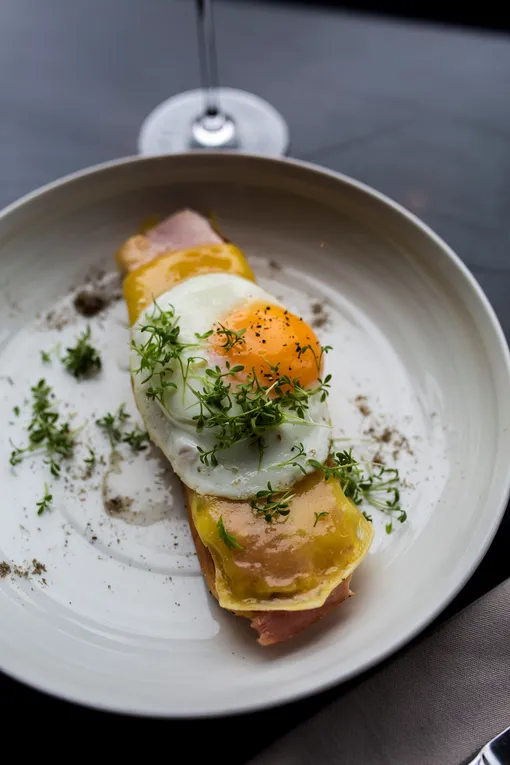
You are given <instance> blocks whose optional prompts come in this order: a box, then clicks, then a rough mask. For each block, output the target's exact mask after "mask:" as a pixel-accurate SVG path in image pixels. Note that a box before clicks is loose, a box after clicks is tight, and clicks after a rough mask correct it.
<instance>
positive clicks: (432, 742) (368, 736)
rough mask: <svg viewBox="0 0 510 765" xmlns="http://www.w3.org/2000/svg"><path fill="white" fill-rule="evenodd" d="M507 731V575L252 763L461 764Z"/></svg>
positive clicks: (509, 614) (509, 637)
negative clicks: (490, 590) (499, 582)
mask: <svg viewBox="0 0 510 765" xmlns="http://www.w3.org/2000/svg"><path fill="white" fill-rule="evenodd" d="M509 725H510V579H509V580H507V581H506V582H503V584H501V585H499V587H496V588H495V589H494V590H492V592H490V593H488V594H487V595H485V596H484V597H482V598H480V599H479V600H477V601H476V602H475V603H473V604H472V605H470V606H468V607H467V608H466V609H464V611H462V612H461V613H460V614H457V615H456V616H454V617H453V618H452V619H450V620H449V621H448V622H446V623H444V624H442V625H441V626H440V627H438V628H437V629H436V630H435V631H434V632H433V633H432V634H431V635H430V636H429V637H426V638H424V639H423V640H422V641H421V642H419V643H418V644H415V645H413V646H412V647H410V648H409V649H407V650H406V651H403V652H401V653H400V654H398V656H397V657H395V658H394V659H393V660H392V661H391V662H390V663H389V664H387V665H386V666H385V667H384V668H383V669H382V670H381V671H380V672H376V673H375V674H374V675H372V676H371V677H369V678H368V679H367V680H365V681H363V682H362V683H360V685H358V686H356V687H354V688H353V689H352V690H350V691H349V692H347V693H346V694H345V695H344V696H342V698H341V699H339V700H338V701H335V702H333V703H332V704H331V705H329V706H328V707H326V708H325V709H323V710H321V712H319V713H318V714H317V715H315V716H314V717H312V718H311V719H310V720H307V722H305V723H303V724H302V725H300V726H298V727H297V728H295V729H294V730H293V731H291V732H290V733H289V734H287V735H286V736H285V737H284V738H282V739H281V740H280V741H278V742H277V743H276V744H274V745H272V746H271V747H270V748H269V749H267V750H266V751H265V752H263V753H262V754H260V755H259V756H258V757H256V758H255V760H252V763H251V765H355V764H356V765H357V764H358V763H359V764H360V765H460V763H464V762H466V761H468V760H469V759H470V758H472V757H474V756H475V754H476V753H477V752H478V751H479V750H480V749H481V748H482V746H483V745H484V744H485V743H487V741H488V740H490V739H491V738H493V737H494V736H496V735H497V734H498V733H499V732H500V731H502V730H503V729H504V728H506V727H507V726H509Z"/></svg>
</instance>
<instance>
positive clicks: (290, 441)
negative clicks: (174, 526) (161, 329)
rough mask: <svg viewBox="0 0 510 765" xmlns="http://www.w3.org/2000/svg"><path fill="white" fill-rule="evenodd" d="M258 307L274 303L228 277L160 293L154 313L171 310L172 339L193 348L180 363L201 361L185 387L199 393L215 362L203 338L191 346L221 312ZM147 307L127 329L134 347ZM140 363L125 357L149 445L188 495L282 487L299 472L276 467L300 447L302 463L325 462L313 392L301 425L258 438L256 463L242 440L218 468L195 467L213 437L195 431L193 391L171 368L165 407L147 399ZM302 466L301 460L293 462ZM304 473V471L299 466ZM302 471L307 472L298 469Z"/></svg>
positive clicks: (324, 418) (200, 279)
mask: <svg viewBox="0 0 510 765" xmlns="http://www.w3.org/2000/svg"><path fill="white" fill-rule="evenodd" d="M253 301H257V302H258V301H264V302H267V303H270V304H273V305H281V303H280V302H279V301H278V300H276V299H275V298H274V297H273V296H272V295H270V294H269V293H268V292H266V291H265V290H264V289H262V288H261V287H259V286H258V285H256V284H254V283H252V282H249V281H247V280H246V279H243V278H242V277H239V276H235V275H233V274H228V273H217V274H204V275H201V276H195V277H192V278H191V279H188V280H186V281H184V282H181V283H179V284H177V285H176V286H175V287H173V288H172V289H170V290H168V292H165V293H164V294H163V295H161V296H160V297H159V298H158V299H157V301H155V303H156V304H157V307H158V308H159V309H161V310H162V311H167V310H169V308H170V307H172V308H173V309H174V310H175V316H176V317H179V318H178V325H179V327H180V334H179V340H180V341H181V342H182V343H190V344H193V345H194V347H193V348H187V349H185V350H184V351H183V354H182V358H183V362H184V363H186V360H187V359H188V358H189V357H197V356H200V357H203V359H204V360H203V361H198V362H196V363H194V364H193V365H192V367H191V370H192V379H191V380H190V378H188V382H189V383H190V384H191V385H192V386H193V387H194V388H195V389H197V390H199V389H201V388H202V387H203V381H204V379H205V373H206V370H207V368H208V367H211V366H216V364H218V362H219V359H218V358H217V357H215V354H214V352H213V349H212V348H211V346H210V345H209V343H208V342H207V340H197V337H196V335H197V334H199V335H202V334H204V333H205V332H207V331H209V330H210V329H212V327H213V325H214V324H215V322H218V321H223V320H224V317H225V315H226V314H228V313H230V312H233V311H235V310H236V309H238V308H240V307H241V306H243V305H246V304H247V303H250V302H253ZM155 307H156V306H155V304H154V303H153V304H152V305H150V306H148V307H147V308H146V309H145V311H143V313H142V314H141V315H140V317H139V318H138V320H137V322H136V324H135V325H134V326H133V328H132V340H133V342H134V343H135V344H137V345H140V344H143V343H145V342H146V341H147V339H148V335H147V333H143V332H142V331H141V328H142V327H143V326H144V325H145V324H147V323H148V320H150V317H151V316H152V315H153V313H154V310H155ZM139 363H140V360H139V356H138V354H137V353H136V351H135V350H132V352H131V369H132V379H133V390H134V395H135V400H136V403H137V406H138V409H139V410H140V414H141V416H142V418H143V420H144V423H145V426H146V428H147V430H148V432H149V435H150V437H151V439H152V440H153V441H154V443H155V444H156V445H157V446H158V447H159V448H160V449H161V451H162V452H163V453H164V454H165V456H166V457H167V458H168V460H169V461H170V462H171V464H172V466H173V468H174V470H175V472H176V473H177V475H178V476H179V477H180V478H181V480H182V481H183V482H184V483H185V484H186V486H188V487H189V488H191V489H194V490H195V491H197V492H198V493H200V494H211V495H214V496H218V497H230V498H232V499H246V498H249V497H253V496H254V495H255V494H256V493H257V491H259V490H261V489H265V488H266V487H267V484H268V482H271V485H272V487H273V489H278V490H281V489H284V488H288V487H290V486H291V485H292V484H293V483H295V482H296V481H297V480H298V479H299V478H302V477H303V473H302V472H301V471H300V470H299V468H296V467H293V466H291V465H282V464H281V463H284V462H286V461H287V460H291V459H293V458H294V457H295V455H296V452H297V445H298V444H299V443H302V444H303V447H304V450H305V452H306V455H307V458H313V459H316V460H319V461H325V460H326V458H327V455H328V452H329V444H330V425H329V414H328V408H327V405H326V403H325V402H321V401H320V394H319V395H314V396H312V397H311V398H310V399H309V410H308V414H309V419H310V421H311V422H308V423H305V422H303V423H302V424H301V423H299V424H294V423H292V424H291V423H285V424H283V425H281V426H279V427H278V428H274V429H271V430H269V431H267V432H266V434H265V436H264V439H265V442H266V449H265V451H264V454H263V457H262V460H260V464H259V452H258V449H257V448H256V447H255V446H253V445H251V444H250V443H249V442H248V441H244V442H239V443H237V444H234V445H233V446H232V447H230V448H229V449H225V450H222V451H219V452H217V453H216V457H217V459H218V462H219V464H218V465H217V466H216V467H212V466H206V465H203V464H202V463H201V462H200V453H199V451H198V447H200V448H201V449H203V450H206V451H209V450H210V449H212V448H213V446H214V444H215V442H216V438H215V435H214V432H213V431H212V429H211V430H209V431H208V430H203V431H202V432H201V433H197V430H196V423H195V421H194V420H193V416H194V415H196V414H198V413H199V411H200V409H199V405H198V402H197V399H196V396H195V395H194V393H193V392H192V391H191V390H190V389H189V388H188V386H187V385H186V384H185V382H184V380H183V377H182V374H181V370H180V368H179V367H178V365H175V366H174V368H173V374H172V378H171V379H172V380H173V382H175V383H176V385H177V390H175V391H173V392H171V393H170V394H169V395H167V396H166V397H165V402H164V403H165V406H163V405H162V404H161V403H160V402H159V401H151V400H149V399H148V398H147V395H146V394H147V389H148V387H150V385H151V382H150V381H149V382H145V383H144V378H145V377H146V376H147V375H146V373H144V372H142V373H139V372H136V371H134V370H137V369H138V366H139ZM301 461H302V460H301ZM305 467H306V466H305ZM306 469H307V471H308V472H310V471H311V468H306Z"/></svg>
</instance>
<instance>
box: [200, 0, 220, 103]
mask: <svg viewBox="0 0 510 765" xmlns="http://www.w3.org/2000/svg"><path fill="white" fill-rule="evenodd" d="M196 3H197V25H198V51H199V57H200V78H201V80H202V88H203V90H204V97H205V110H204V111H205V113H204V116H208V117H217V116H218V115H220V114H221V109H220V104H219V101H218V64H217V57H216V38H215V34H214V19H213V9H212V0H196Z"/></svg>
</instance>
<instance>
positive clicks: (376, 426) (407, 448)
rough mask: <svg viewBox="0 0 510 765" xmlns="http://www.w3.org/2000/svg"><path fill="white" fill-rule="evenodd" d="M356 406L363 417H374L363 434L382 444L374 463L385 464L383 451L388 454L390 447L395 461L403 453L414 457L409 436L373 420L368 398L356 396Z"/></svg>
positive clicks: (378, 420)
mask: <svg viewBox="0 0 510 765" xmlns="http://www.w3.org/2000/svg"><path fill="white" fill-rule="evenodd" d="M354 404H355V406H356V407H357V408H358V409H359V411H360V412H361V414H362V415H363V417H372V419H371V421H370V425H369V427H368V428H367V429H366V430H364V431H363V434H364V435H365V436H369V437H370V438H371V439H373V440H374V441H375V442H376V443H378V444H381V449H379V450H378V452H377V454H376V455H375V456H374V458H373V462H375V463H378V464H380V465H384V464H385V461H384V460H385V454H384V453H383V451H384V452H386V447H389V448H390V449H391V450H392V451H391V456H392V458H393V459H394V460H397V459H398V458H399V456H400V455H401V454H402V452H405V453H406V454H409V455H410V456H411V457H413V456H414V452H413V450H412V449H411V444H410V443H409V439H408V438H407V436H404V434H403V433H401V432H400V431H399V430H397V428H394V427H392V426H389V425H387V424H386V423H384V422H381V420H380V419H375V418H373V416H372V415H373V413H372V409H371V407H370V406H369V405H368V398H367V396H362V395H359V396H356V398H355V399H354Z"/></svg>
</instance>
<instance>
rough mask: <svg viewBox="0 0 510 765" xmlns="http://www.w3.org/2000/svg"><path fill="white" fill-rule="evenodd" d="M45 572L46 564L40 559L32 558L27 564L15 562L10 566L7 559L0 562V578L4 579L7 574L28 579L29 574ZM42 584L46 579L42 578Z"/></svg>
mask: <svg viewBox="0 0 510 765" xmlns="http://www.w3.org/2000/svg"><path fill="white" fill-rule="evenodd" d="M45 572H46V566H45V565H44V563H41V561H39V560H37V559H36V558H33V560H32V563H29V564H27V565H18V564H15V565H13V566H11V565H10V564H9V563H7V561H5V560H4V561H2V562H0V579H5V578H6V577H7V576H9V574H13V575H14V576H17V577H19V578H20V579H28V577H29V576H31V575H33V576H41V574H44V573H45ZM43 582H44V584H46V581H45V580H44V579H43Z"/></svg>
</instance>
